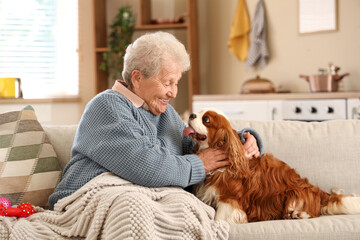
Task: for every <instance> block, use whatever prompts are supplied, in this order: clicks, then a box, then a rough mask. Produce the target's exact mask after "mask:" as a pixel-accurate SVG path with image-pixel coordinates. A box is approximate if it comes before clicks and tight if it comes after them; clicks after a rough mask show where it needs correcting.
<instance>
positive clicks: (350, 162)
mask: <svg viewBox="0 0 360 240" xmlns="http://www.w3.org/2000/svg"><path fill="white" fill-rule="evenodd" d="M231 124H232V126H233V128H234V129H237V130H240V129H243V128H245V127H251V128H254V129H255V130H257V132H258V133H259V134H260V136H261V137H262V139H263V142H264V147H265V151H266V152H271V153H273V154H274V156H275V157H277V158H279V159H281V160H282V161H284V162H286V163H288V164H289V165H290V166H291V167H293V168H295V169H296V170H297V171H298V172H299V173H300V175H302V176H303V177H307V178H308V179H309V180H310V181H311V182H312V183H313V184H315V185H318V186H319V187H321V188H322V189H324V190H327V191H329V190H330V189H331V188H340V189H344V190H345V191H346V192H347V193H356V194H358V195H360V185H359V183H360V121H359V120H335V121H327V122H311V123H307V122H296V121H271V122H256V121H242V120H233V121H231ZM76 128H77V126H76V125H72V126H45V127H44V129H45V131H46V133H47V135H48V137H49V139H50V141H51V143H52V145H53V146H54V149H55V152H56V153H57V155H58V158H59V160H60V164H61V167H62V168H64V166H65V164H66V163H67V162H68V161H69V159H70V154H71V146H72V143H73V140H74V136H75V132H76Z"/></svg>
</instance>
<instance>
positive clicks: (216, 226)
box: [0, 173, 229, 240]
mask: <svg viewBox="0 0 360 240" xmlns="http://www.w3.org/2000/svg"><path fill="white" fill-rule="evenodd" d="M36 210H37V213H35V214H34V215H32V216H30V217H29V218H22V219H18V220H17V219H16V218H5V217H1V218H0V237H1V239H27V240H28V239H94V240H95V239H204V240H205V239H206V240H207V239H227V238H228V231H229V225H228V224H227V223H225V222H224V221H214V220H213V219H214V214H215V212H214V209H212V208H211V207H209V206H208V205H206V204H204V203H203V202H201V201H200V200H198V199H197V198H196V197H195V196H194V195H192V194H190V193H188V192H186V191H185V190H183V189H181V188H178V187H163V188H146V187H142V186H138V185H135V184H132V183H130V182H128V181H126V180H123V179H121V178H119V177H117V176H115V175H113V174H111V173H104V174H101V175H100V176H98V177H96V178H94V179H93V180H91V181H90V182H89V183H87V184H86V185H85V186H83V187H82V188H80V189H79V190H78V191H76V192H75V193H74V194H72V195H70V196H68V197H66V198H63V199H61V200H60V201H58V203H57V204H56V205H55V207H54V211H50V210H42V209H40V208H37V209H36Z"/></svg>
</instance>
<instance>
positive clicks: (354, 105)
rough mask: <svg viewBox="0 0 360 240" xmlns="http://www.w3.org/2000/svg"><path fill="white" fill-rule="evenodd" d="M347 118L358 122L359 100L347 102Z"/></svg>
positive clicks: (353, 99) (359, 114) (352, 99)
mask: <svg viewBox="0 0 360 240" xmlns="http://www.w3.org/2000/svg"><path fill="white" fill-rule="evenodd" d="M347 118H348V119H359V120H360V98H350V99H348V100H347Z"/></svg>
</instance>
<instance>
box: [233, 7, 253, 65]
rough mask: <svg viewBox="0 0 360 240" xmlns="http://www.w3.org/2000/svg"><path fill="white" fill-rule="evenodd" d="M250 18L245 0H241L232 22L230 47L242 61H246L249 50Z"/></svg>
mask: <svg viewBox="0 0 360 240" xmlns="http://www.w3.org/2000/svg"><path fill="white" fill-rule="evenodd" d="M250 28H251V26H250V19H249V14H248V11H247V7H246V2H245V0H239V2H238V5H237V9H236V12H235V17H234V20H233V22H232V26H231V32H230V39H229V42H228V47H229V49H230V51H231V53H232V54H234V55H235V56H237V57H238V58H239V60H240V61H245V60H246V57H247V55H248V52H249V46H250V39H249V32H250Z"/></svg>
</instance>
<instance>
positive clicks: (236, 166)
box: [211, 128, 250, 176]
mask: <svg viewBox="0 0 360 240" xmlns="http://www.w3.org/2000/svg"><path fill="white" fill-rule="evenodd" d="M211 147H218V148H221V149H223V150H224V151H225V152H226V153H228V154H229V161H230V167H229V168H230V170H232V172H233V173H234V174H236V175H239V174H241V175H243V176H248V175H249V174H250V168H249V159H248V158H247V157H246V156H245V150H244V147H243V145H242V144H241V141H240V138H239V136H238V134H237V132H236V131H235V130H234V129H232V128H220V129H218V130H217V131H216V133H215V137H214V139H213V142H212V143H211Z"/></svg>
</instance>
